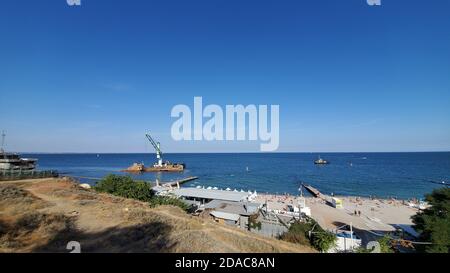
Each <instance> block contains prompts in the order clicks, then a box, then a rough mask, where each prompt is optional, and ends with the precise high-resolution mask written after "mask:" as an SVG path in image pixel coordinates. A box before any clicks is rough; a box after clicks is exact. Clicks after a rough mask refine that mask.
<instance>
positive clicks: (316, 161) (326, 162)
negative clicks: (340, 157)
mask: <svg viewBox="0 0 450 273" xmlns="http://www.w3.org/2000/svg"><path fill="white" fill-rule="evenodd" d="M329 163H330V162H328V161H327V160H325V159H322V158H321V157H320V155H319V158H318V159H317V160H314V164H316V165H326V164H329Z"/></svg>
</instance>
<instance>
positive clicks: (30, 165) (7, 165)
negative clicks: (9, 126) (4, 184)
mask: <svg viewBox="0 0 450 273" xmlns="http://www.w3.org/2000/svg"><path fill="white" fill-rule="evenodd" d="M5 137H6V134H5V131H3V132H2V145H1V146H0V170H1V171H22V170H34V169H35V168H36V162H37V159H35V158H21V157H20V155H18V154H15V153H7V152H5V150H4V145H5Z"/></svg>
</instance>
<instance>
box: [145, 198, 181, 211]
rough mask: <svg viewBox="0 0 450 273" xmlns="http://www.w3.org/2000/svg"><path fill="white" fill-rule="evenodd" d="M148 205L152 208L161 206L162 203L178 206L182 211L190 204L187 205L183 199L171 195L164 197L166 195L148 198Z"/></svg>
mask: <svg viewBox="0 0 450 273" xmlns="http://www.w3.org/2000/svg"><path fill="white" fill-rule="evenodd" d="M149 205H150V207H152V208H154V207H157V206H162V205H169V206H176V207H180V208H181V209H183V210H184V211H188V210H189V208H190V206H188V205H187V204H186V203H184V202H183V201H181V200H179V199H176V198H173V197H166V196H153V197H152V198H151V199H150V200H149Z"/></svg>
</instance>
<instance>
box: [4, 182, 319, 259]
mask: <svg viewBox="0 0 450 273" xmlns="http://www.w3.org/2000/svg"><path fill="white" fill-rule="evenodd" d="M72 240H74V241H79V242H80V243H81V250H82V251H83V252H222V253H224V252H313V251H314V250H312V249H310V248H307V247H304V246H300V245H295V244H291V243H287V242H283V241H279V240H276V239H270V238H265V237H261V236H259V235H255V234H252V233H250V232H247V231H244V230H239V229H238V228H234V227H228V226H225V225H222V224H218V223H215V222H213V221H210V220H207V219H201V218H198V217H194V216H191V215H188V214H186V213H185V212H184V211H183V210H181V209H180V208H178V207H172V206H160V207H157V208H150V207H149V206H148V205H147V204H146V203H142V202H138V201H135V200H129V199H124V198H119V197H114V196H111V195H107V194H99V193H96V192H94V191H90V190H85V189H82V188H80V187H78V186H77V185H76V183H74V181H71V180H68V179H40V180H30V181H25V182H7V183H5V182H2V183H0V252H68V250H66V244H67V242H69V241H72Z"/></svg>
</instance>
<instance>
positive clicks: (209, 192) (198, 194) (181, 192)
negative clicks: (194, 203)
mask: <svg viewBox="0 0 450 273" xmlns="http://www.w3.org/2000/svg"><path fill="white" fill-rule="evenodd" d="M171 192H172V193H173V194H175V195H177V196H184V197H193V198H199V199H216V200H223V201H234V202H240V201H245V200H247V199H248V197H249V196H250V195H251V193H248V192H236V191H226V190H214V189H203V188H200V189H199V188H179V189H173V190H172V191H171Z"/></svg>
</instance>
